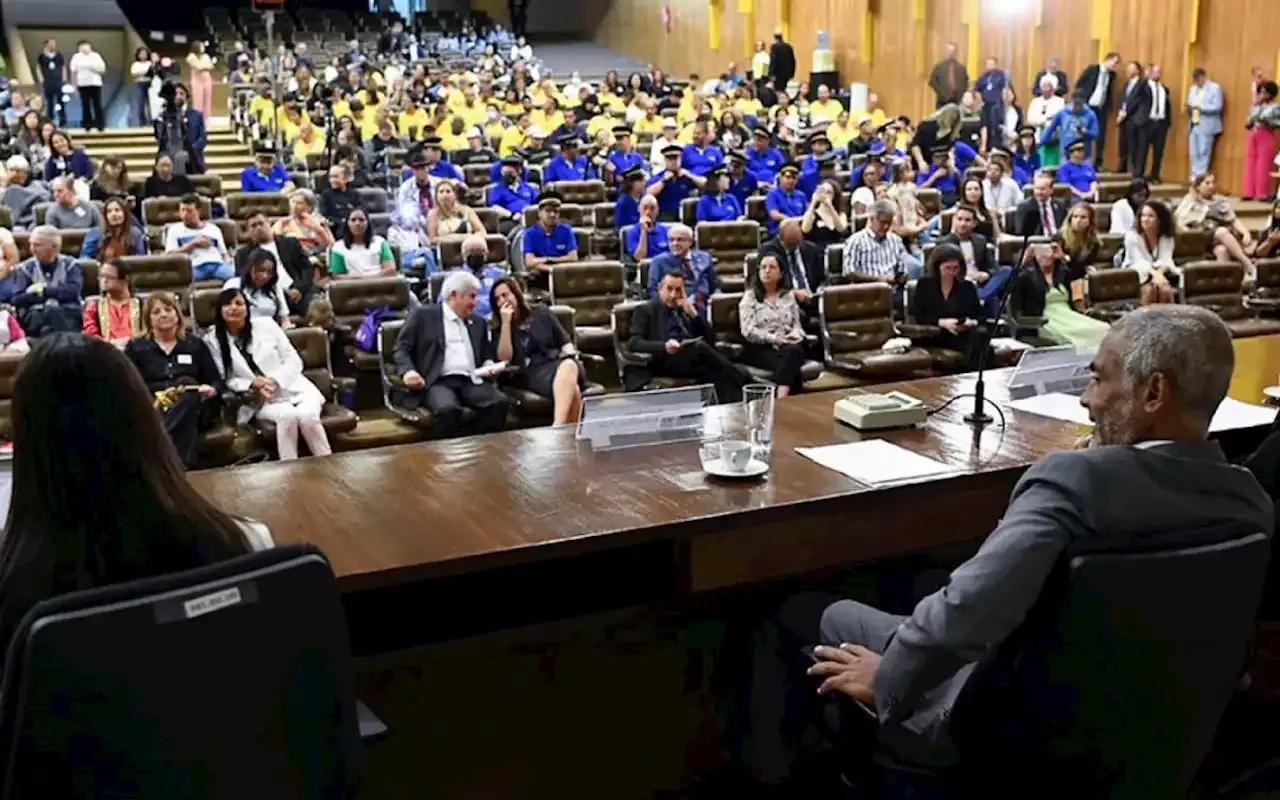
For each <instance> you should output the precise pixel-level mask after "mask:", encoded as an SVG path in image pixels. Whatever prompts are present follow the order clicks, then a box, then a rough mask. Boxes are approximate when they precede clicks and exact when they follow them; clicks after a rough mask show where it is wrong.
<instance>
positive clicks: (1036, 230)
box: [1013, 197, 1067, 236]
mask: <svg viewBox="0 0 1280 800" xmlns="http://www.w3.org/2000/svg"><path fill="white" fill-rule="evenodd" d="M1049 205H1050V207H1051V208H1053V221H1054V224H1055V225H1056V226H1057V228H1058V230H1062V223H1063V221H1065V220H1066V218H1067V207H1066V205H1065V204H1063V202H1062V201H1061V200H1059V199H1058V198H1056V197H1055V198H1053V199H1052V200H1050V201H1049ZM1013 227H1014V233H1015V234H1016V235H1018V236H1044V235H1045V233H1044V224H1043V223H1042V221H1041V219H1040V204H1039V203H1037V202H1036V199H1035V198H1034V197H1030V198H1028V199H1026V200H1023V201H1022V202H1021V203H1019V204H1018V208H1017V210H1016V211H1014V212H1013Z"/></svg>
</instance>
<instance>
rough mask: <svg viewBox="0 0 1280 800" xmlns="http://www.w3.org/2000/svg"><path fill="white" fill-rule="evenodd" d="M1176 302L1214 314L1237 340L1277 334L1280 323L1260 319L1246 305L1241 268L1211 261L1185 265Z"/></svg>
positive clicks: (1279, 321)
mask: <svg viewBox="0 0 1280 800" xmlns="http://www.w3.org/2000/svg"><path fill="white" fill-rule="evenodd" d="M1178 301H1179V302H1181V303H1187V304H1190V305H1197V306H1202V307H1204V308H1208V309H1209V310H1211V311H1213V312H1214V313H1215V314H1217V315H1218V316H1220V317H1222V319H1223V321H1224V322H1226V323H1227V327H1228V328H1230V329H1231V335H1232V336H1233V337H1235V338H1237V339H1243V338H1246V337H1249V336H1266V335H1269V334H1274V333H1280V320H1274V319H1261V318H1259V317H1258V316H1257V312H1256V311H1252V310H1251V309H1249V308H1248V306H1246V305H1245V300H1244V267H1242V266H1240V265H1239V264H1222V263H1219V262H1216V261H1214V262H1201V263H1195V264H1187V265H1185V266H1184V267H1183V268H1182V282H1181V284H1180V285H1179V287H1178Z"/></svg>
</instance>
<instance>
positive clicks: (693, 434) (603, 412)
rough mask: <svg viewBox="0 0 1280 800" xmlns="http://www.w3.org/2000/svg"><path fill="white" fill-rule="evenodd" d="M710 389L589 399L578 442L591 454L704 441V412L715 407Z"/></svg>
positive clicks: (640, 393) (586, 400)
mask: <svg viewBox="0 0 1280 800" xmlns="http://www.w3.org/2000/svg"><path fill="white" fill-rule="evenodd" d="M715 402H716V392H715V389H714V388H712V387H711V386H689V387H683V388H678V389H655V390H653V391H648V392H628V393H626V394H612V395H602V396H600V397H587V398H584V399H583V402H582V416H581V417H579V419H578V430H577V435H576V438H577V440H578V441H580V442H584V441H585V442H588V443H589V444H590V445H591V449H592V450H617V449H619V448H623V447H643V446H646V445H655V444H671V443H673V442H691V441H698V440H700V439H701V438H702V435H703V431H704V428H705V425H706V422H705V415H704V410H705V409H706V408H707V407H708V406H712V405H715Z"/></svg>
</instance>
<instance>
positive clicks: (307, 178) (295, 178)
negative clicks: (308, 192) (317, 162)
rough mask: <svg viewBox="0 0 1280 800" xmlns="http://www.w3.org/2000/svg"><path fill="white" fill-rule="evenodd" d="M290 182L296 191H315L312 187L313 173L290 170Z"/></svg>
mask: <svg viewBox="0 0 1280 800" xmlns="http://www.w3.org/2000/svg"><path fill="white" fill-rule="evenodd" d="M289 180H290V181H292V182H293V186H294V188H296V189H313V188H314V187H313V186H312V185H311V173H310V172H307V171H306V170H302V169H291V170H289Z"/></svg>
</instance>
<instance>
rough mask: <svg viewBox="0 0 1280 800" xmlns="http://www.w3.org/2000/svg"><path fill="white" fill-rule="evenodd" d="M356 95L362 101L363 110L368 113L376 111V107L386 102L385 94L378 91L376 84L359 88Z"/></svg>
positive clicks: (378, 107)
mask: <svg viewBox="0 0 1280 800" xmlns="http://www.w3.org/2000/svg"><path fill="white" fill-rule="evenodd" d="M356 97H357V98H358V99H359V100H360V102H361V103H364V110H365V111H368V112H370V113H377V111H378V109H380V108H382V107H383V106H384V105H386V104H387V96H386V95H385V94H383V93H382V92H380V91H378V88H377V87H376V86H370V87H368V88H366V89H361V90H360V91H358V92H356Z"/></svg>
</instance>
